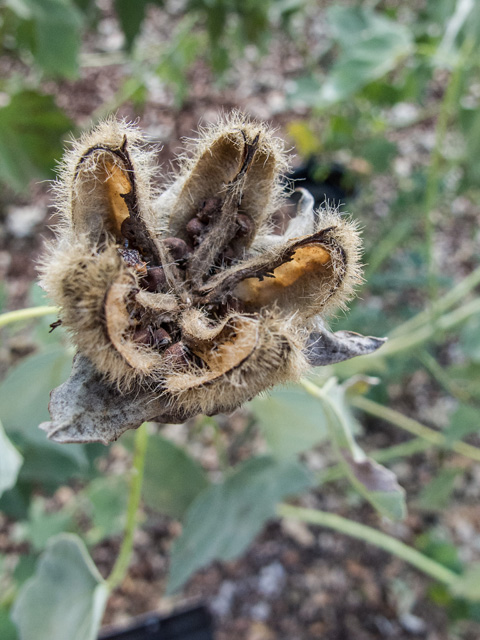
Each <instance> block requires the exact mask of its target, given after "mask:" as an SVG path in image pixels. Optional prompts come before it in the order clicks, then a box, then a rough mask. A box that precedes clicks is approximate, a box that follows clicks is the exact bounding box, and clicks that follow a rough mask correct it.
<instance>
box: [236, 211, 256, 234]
mask: <svg viewBox="0 0 480 640" xmlns="http://www.w3.org/2000/svg"><path fill="white" fill-rule="evenodd" d="M237 225H238V231H237V236H239V237H245V236H250V235H251V234H252V233H253V231H254V226H253V221H252V219H251V218H250V217H249V216H247V215H245V214H244V213H239V214H238V215H237Z"/></svg>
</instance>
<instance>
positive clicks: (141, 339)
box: [133, 328, 152, 344]
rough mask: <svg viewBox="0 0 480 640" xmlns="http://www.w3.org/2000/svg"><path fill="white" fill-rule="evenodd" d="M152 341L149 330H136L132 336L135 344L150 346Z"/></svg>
mask: <svg viewBox="0 0 480 640" xmlns="http://www.w3.org/2000/svg"><path fill="white" fill-rule="evenodd" d="M151 340H152V334H151V333H150V331H149V329H147V328H145V329H137V330H136V331H135V333H134V334H133V341H134V342H136V343H137V344H150V342H151Z"/></svg>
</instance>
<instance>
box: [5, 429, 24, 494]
mask: <svg viewBox="0 0 480 640" xmlns="http://www.w3.org/2000/svg"><path fill="white" fill-rule="evenodd" d="M22 462H23V458H22V456H21V455H20V454H19V453H18V451H17V450H16V449H15V447H14V446H13V444H12V443H11V442H10V440H9V439H8V438H7V434H6V433H5V431H4V429H3V426H2V423H1V422H0V496H1V495H2V494H3V492H4V491H7V490H8V489H11V488H12V487H13V486H14V484H15V482H16V481H17V476H18V472H19V471H20V467H21V466H22Z"/></svg>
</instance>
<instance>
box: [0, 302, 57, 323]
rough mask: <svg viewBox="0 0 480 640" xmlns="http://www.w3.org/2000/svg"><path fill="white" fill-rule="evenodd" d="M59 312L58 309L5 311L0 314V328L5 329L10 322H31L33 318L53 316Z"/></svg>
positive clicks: (38, 308) (37, 308) (45, 307)
mask: <svg viewBox="0 0 480 640" xmlns="http://www.w3.org/2000/svg"><path fill="white" fill-rule="evenodd" d="M58 312H59V309H58V307H49V306H43V307H29V308H27V309H17V310H16V311H7V313H2V314H0V328H1V327H5V326H6V325H7V324H11V323H12V322H20V321H22V320H32V319H33V318H41V317H42V316H49V315H54V314H56V313H58Z"/></svg>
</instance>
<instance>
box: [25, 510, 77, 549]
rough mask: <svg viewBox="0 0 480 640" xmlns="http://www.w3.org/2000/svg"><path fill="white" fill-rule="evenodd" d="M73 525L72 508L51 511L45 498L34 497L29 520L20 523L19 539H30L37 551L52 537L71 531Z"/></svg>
mask: <svg viewBox="0 0 480 640" xmlns="http://www.w3.org/2000/svg"><path fill="white" fill-rule="evenodd" d="M72 525H73V510H72V509H71V508H64V509H62V510H61V511H56V512H54V513H49V512H48V511H47V510H46V509H45V500H44V499H43V498H34V500H33V501H32V503H31V505H30V508H29V513H28V521H27V522H22V523H20V524H19V525H18V529H17V532H16V533H17V537H18V538H19V539H21V540H28V541H29V542H30V543H31V545H32V547H33V548H34V549H35V551H42V550H43V549H44V548H45V546H46V544H47V542H48V541H49V540H50V539H51V538H53V537H54V536H56V535H58V534H59V533H63V532H65V531H69V530H70V529H71V527H72Z"/></svg>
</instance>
